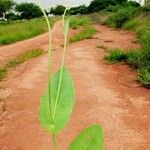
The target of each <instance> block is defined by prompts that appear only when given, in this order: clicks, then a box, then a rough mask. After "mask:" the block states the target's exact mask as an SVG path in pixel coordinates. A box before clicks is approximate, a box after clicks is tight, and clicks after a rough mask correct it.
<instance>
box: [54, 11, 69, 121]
mask: <svg viewBox="0 0 150 150" xmlns="http://www.w3.org/2000/svg"><path fill="white" fill-rule="evenodd" d="M66 11H67V8H66V9H65V12H64V15H63V27H64V22H65V14H66ZM67 35H68V33H66V34H65V35H64V37H65V40H64V50H63V56H62V62H61V70H60V77H59V84H58V90H57V95H56V102H55V105H54V113H53V119H54V118H55V114H56V108H57V103H58V99H59V93H60V89H61V84H62V76H63V68H64V62H65V56H66V49H67Z"/></svg>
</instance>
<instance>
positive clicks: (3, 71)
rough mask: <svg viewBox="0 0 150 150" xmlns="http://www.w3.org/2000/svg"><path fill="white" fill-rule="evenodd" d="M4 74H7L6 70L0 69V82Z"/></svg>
mask: <svg viewBox="0 0 150 150" xmlns="http://www.w3.org/2000/svg"><path fill="white" fill-rule="evenodd" d="M6 74H7V70H6V68H1V69H0V81H1V80H2V79H3V78H5V76H6Z"/></svg>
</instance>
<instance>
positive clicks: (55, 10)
mask: <svg viewBox="0 0 150 150" xmlns="http://www.w3.org/2000/svg"><path fill="white" fill-rule="evenodd" d="M64 11H65V7H64V6H63V5H57V6H56V7H55V8H54V7H52V8H51V10H50V14H53V15H63V13H64Z"/></svg>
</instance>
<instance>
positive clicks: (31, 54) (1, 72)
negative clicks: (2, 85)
mask: <svg viewBox="0 0 150 150" xmlns="http://www.w3.org/2000/svg"><path fill="white" fill-rule="evenodd" d="M42 54H43V50H41V49H34V50H29V51H26V52H25V53H23V54H21V55H19V56H17V57H16V58H15V59H13V60H11V61H10V62H8V63H7V64H6V65H5V66H4V67H3V68H0V81H1V80H3V79H4V78H5V77H6V75H7V72H8V70H9V69H10V68H15V67H17V66H18V65H19V64H21V63H24V62H26V61H28V60H30V59H32V58H35V57H38V56H40V55H42Z"/></svg>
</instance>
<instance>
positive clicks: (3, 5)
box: [0, 0, 15, 19]
mask: <svg viewBox="0 0 150 150" xmlns="http://www.w3.org/2000/svg"><path fill="white" fill-rule="evenodd" d="M14 4H15V3H14V1H13V0H0V17H2V18H3V19H5V17H6V12H9V11H10V10H11V9H12V8H13V6H14Z"/></svg>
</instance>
